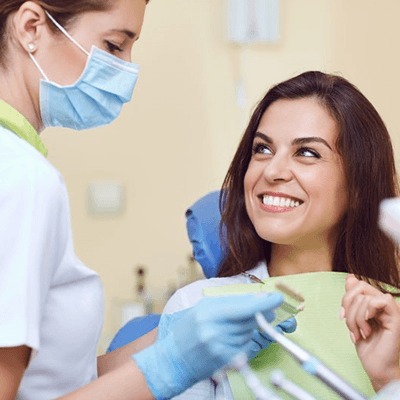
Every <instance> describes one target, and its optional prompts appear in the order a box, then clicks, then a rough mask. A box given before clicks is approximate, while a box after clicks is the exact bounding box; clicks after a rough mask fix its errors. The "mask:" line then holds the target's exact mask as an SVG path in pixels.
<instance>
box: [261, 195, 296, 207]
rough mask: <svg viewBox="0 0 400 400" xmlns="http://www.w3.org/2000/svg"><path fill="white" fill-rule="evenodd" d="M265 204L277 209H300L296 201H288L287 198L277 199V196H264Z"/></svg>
mask: <svg viewBox="0 0 400 400" xmlns="http://www.w3.org/2000/svg"><path fill="white" fill-rule="evenodd" d="M262 202H263V204H266V205H268V206H277V207H298V206H299V205H300V202H299V201H294V200H291V199H288V198H287V197H277V196H263V199H262Z"/></svg>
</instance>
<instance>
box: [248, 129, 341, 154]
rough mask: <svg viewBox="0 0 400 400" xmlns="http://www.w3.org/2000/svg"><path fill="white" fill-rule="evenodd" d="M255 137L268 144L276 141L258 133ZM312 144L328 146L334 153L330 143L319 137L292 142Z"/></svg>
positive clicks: (293, 141) (295, 143)
mask: <svg viewBox="0 0 400 400" xmlns="http://www.w3.org/2000/svg"><path fill="white" fill-rule="evenodd" d="M254 137H255V138H256V137H259V138H261V139H263V140H264V141H265V142H267V143H268V144H273V143H274V141H273V140H272V139H271V138H270V137H269V136H267V135H266V134H265V133H261V132H256V133H255V135H254ZM312 142H317V143H322V144H324V145H325V146H327V147H328V148H329V149H330V150H331V151H333V150H332V148H331V146H329V144H328V142H327V141H326V140H325V139H322V138H321V137H319V136H311V137H303V138H296V139H293V140H292V145H299V144H306V143H312Z"/></svg>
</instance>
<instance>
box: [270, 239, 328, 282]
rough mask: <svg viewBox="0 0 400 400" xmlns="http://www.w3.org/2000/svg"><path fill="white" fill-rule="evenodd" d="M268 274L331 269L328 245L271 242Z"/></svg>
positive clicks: (280, 274) (289, 273) (276, 274)
mask: <svg viewBox="0 0 400 400" xmlns="http://www.w3.org/2000/svg"><path fill="white" fill-rule="evenodd" d="M271 250H272V251H271V260H270V262H269V263H268V273H269V275H270V276H283V275H292V274H301V273H304V272H320V271H332V258H333V257H332V254H331V251H330V249H329V247H328V246H325V245H322V246H316V247H309V248H304V247H302V248H299V247H296V246H292V245H283V244H275V243H272V249H271Z"/></svg>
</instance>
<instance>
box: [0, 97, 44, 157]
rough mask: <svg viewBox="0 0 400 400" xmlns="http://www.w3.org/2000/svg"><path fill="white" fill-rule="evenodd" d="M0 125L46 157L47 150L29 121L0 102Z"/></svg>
mask: <svg viewBox="0 0 400 400" xmlns="http://www.w3.org/2000/svg"><path fill="white" fill-rule="evenodd" d="M0 125H1V126H3V127H4V128H6V129H8V130H10V131H12V132H14V133H15V134H16V135H17V136H19V137H20V138H21V139H23V140H25V141H26V142H28V143H29V144H31V145H32V146H33V147H34V148H35V149H36V150H37V151H39V152H40V153H42V154H43V155H44V156H45V157H47V148H46V146H45V145H44V143H43V142H42V140H41V139H40V137H39V134H38V133H37V132H36V129H35V128H34V127H33V126H32V125H31V124H30V123H29V121H28V120H27V119H26V118H25V117H24V116H23V115H22V114H21V113H19V112H18V111H17V110H16V109H15V108H13V107H11V106H10V105H9V104H7V103H6V102H4V101H2V100H0Z"/></svg>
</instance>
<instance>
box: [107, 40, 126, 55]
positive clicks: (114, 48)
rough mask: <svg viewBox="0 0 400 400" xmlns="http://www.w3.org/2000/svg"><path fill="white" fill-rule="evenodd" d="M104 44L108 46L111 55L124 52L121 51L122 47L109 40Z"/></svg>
mask: <svg viewBox="0 0 400 400" xmlns="http://www.w3.org/2000/svg"><path fill="white" fill-rule="evenodd" d="M104 44H105V45H106V47H107V50H108V51H109V52H110V53H116V52H118V53H120V52H122V51H123V50H122V49H121V47H119V46H117V45H116V44H114V43H111V42H109V41H108V40H105V41H104Z"/></svg>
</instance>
